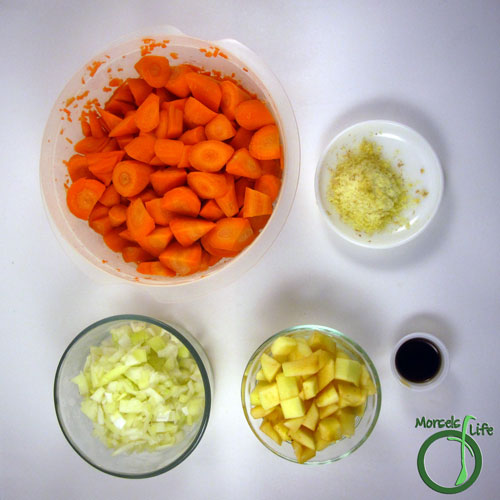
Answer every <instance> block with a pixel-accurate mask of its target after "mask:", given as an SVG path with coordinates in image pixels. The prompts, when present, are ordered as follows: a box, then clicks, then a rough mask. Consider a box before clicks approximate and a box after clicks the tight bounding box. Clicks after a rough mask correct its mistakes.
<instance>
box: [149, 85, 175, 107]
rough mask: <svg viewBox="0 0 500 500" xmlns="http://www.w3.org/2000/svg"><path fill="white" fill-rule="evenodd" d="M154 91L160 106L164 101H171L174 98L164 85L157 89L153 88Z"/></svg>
mask: <svg viewBox="0 0 500 500" xmlns="http://www.w3.org/2000/svg"><path fill="white" fill-rule="evenodd" d="M154 93H155V94H156V95H157V96H158V97H159V98H160V106H161V105H162V104H163V103H164V102H170V101H173V100H174V98H175V97H174V96H173V95H172V94H171V93H170V92H169V91H168V90H167V89H166V88H165V87H160V88H158V89H155V90H154Z"/></svg>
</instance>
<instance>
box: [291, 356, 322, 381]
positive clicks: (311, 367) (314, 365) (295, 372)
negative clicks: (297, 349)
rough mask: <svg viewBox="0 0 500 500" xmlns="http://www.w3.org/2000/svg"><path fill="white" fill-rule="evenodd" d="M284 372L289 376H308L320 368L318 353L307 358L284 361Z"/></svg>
mask: <svg viewBox="0 0 500 500" xmlns="http://www.w3.org/2000/svg"><path fill="white" fill-rule="evenodd" d="M282 367H283V373H284V374H285V375H286V376H287V377H308V376H310V375H314V374H315V373H316V372H317V371H318V370H319V359H318V355H317V354H316V353H313V354H311V355H309V356H307V357H305V358H301V359H297V360H294V361H287V362H285V363H283V365H282Z"/></svg>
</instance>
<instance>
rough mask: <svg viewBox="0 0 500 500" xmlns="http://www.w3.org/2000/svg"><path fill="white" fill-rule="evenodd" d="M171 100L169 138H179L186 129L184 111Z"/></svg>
mask: <svg viewBox="0 0 500 500" xmlns="http://www.w3.org/2000/svg"><path fill="white" fill-rule="evenodd" d="M174 102H175V101H172V102H169V103H168V104H169V106H168V119H167V137H166V138H167V139H177V138H178V137H180V136H181V135H182V132H183V129H184V112H183V111H182V109H179V108H178V107H177V106H175V105H174V104H173V103H174Z"/></svg>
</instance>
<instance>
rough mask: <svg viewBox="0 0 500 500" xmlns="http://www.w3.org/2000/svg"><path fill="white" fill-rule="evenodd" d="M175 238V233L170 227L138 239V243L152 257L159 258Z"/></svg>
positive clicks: (161, 228) (157, 229)
mask: <svg viewBox="0 0 500 500" xmlns="http://www.w3.org/2000/svg"><path fill="white" fill-rule="evenodd" d="M172 238H173V231H172V229H171V228H170V227H159V228H156V229H154V230H153V231H151V232H150V233H149V234H147V235H146V236H141V237H140V238H137V243H139V245H140V246H141V247H142V248H144V250H146V252H148V253H149V254H151V255H154V256H155V257H158V256H159V255H160V254H161V253H162V252H163V250H165V248H167V246H168V244H169V243H170V241H171V240H172Z"/></svg>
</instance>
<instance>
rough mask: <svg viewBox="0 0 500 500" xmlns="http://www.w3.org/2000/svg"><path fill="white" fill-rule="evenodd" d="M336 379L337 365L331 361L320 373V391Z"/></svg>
mask: <svg viewBox="0 0 500 500" xmlns="http://www.w3.org/2000/svg"><path fill="white" fill-rule="evenodd" d="M334 378H335V363H334V361H333V359H329V360H328V361H327V362H326V364H325V365H324V366H323V368H321V370H320V371H319V372H318V389H319V390H320V391H321V390H323V389H324V388H325V387H326V386H327V385H328V384H329V383H330V382H331V381H332V380H333V379H334Z"/></svg>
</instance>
